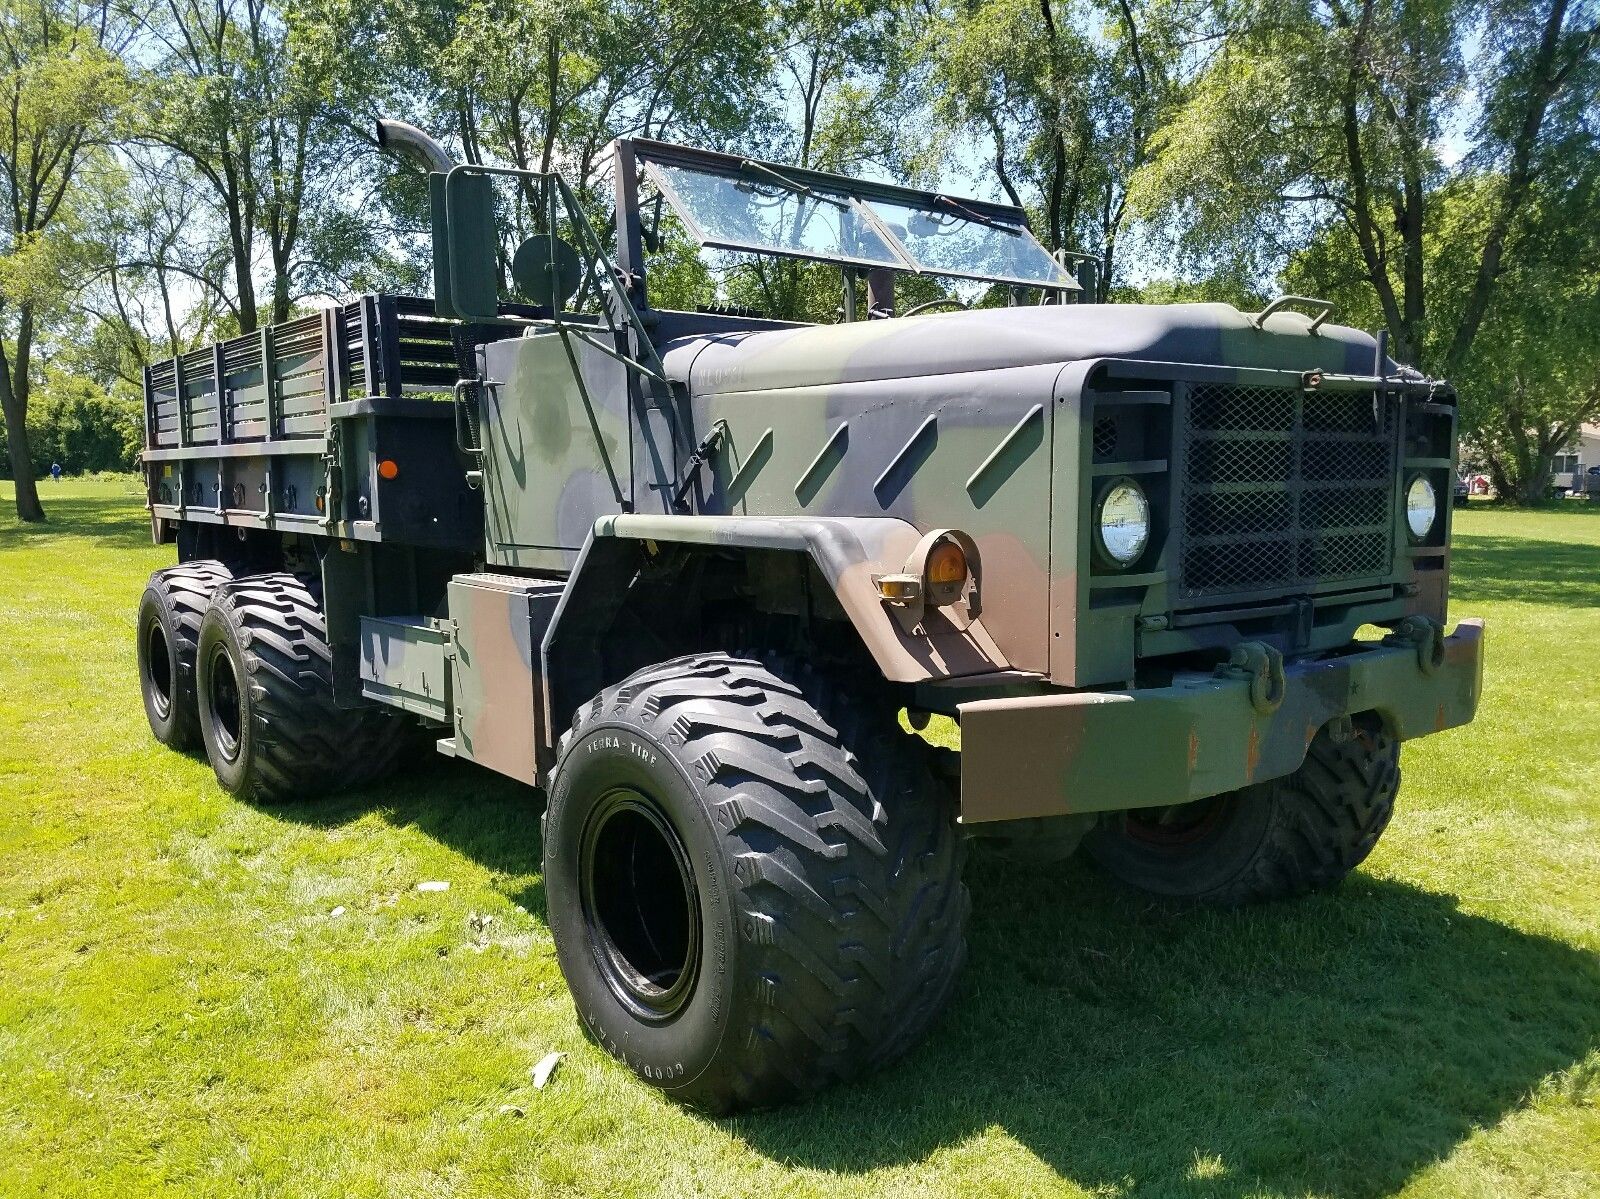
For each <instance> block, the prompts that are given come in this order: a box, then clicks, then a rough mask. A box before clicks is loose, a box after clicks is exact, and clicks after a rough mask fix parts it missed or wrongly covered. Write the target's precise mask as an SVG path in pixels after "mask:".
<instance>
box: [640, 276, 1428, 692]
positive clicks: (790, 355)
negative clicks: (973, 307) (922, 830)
mask: <svg viewBox="0 0 1600 1199" xmlns="http://www.w3.org/2000/svg"><path fill="white" fill-rule="evenodd" d="M1264 324H1265V327H1264V328H1259V329H1258V328H1256V327H1255V325H1254V324H1253V322H1252V320H1251V318H1250V317H1248V316H1247V315H1245V314H1243V313H1240V312H1238V311H1237V310H1235V309H1233V308H1231V307H1229V306H1227V305H1220V304H1204V305H1167V306H1139V305H1116V306H1096V305H1070V306H1064V307H1026V308H1020V307H1019V308H1003V309H990V310H982V311H976V312H961V313H945V314H938V315H928V316H919V317H911V318H903V319H899V320H888V321H869V322H864V323H858V324H847V325H840V326H810V327H796V328H790V329H782V330H766V331H760V332H751V333H744V334H717V335H711V336H701V337H687V338H680V339H677V340H675V341H673V342H670V343H668V345H667V346H666V347H665V352H664V354H663V360H664V362H665V364H666V369H667V373H668V375H669V376H670V377H671V378H672V379H673V380H674V381H675V382H677V383H678V384H680V385H681V386H683V387H684V388H685V389H686V390H687V393H688V401H687V408H688V413H689V416H688V422H687V423H688V424H689V426H690V431H691V435H692V437H691V440H699V439H701V438H703V437H704V436H705V434H706V433H707V432H708V431H709V430H710V429H711V428H712V427H713V426H715V425H717V424H718V423H720V424H721V425H723V426H725V428H726V430H727V436H726V437H725V438H724V441H723V444H722V445H721V446H720V447H719V448H718V451H717V453H716V454H715V455H714V457H713V459H712V466H713V468H714V470H713V472H712V476H711V479H710V481H709V483H708V485H706V486H703V487H701V488H699V489H698V491H697V496H696V498H697V500H698V504H697V507H698V510H699V511H700V512H703V513H715V514H718V515H730V516H732V515H762V516H769V515H771V516H791V515H793V516H802V515H804V516H826V517H852V516H870V517H879V516H892V517H896V518H898V519H901V520H904V521H907V522H908V523H910V524H912V525H913V526H915V527H916V528H917V529H918V530H919V531H923V532H925V531H927V530H929V529H931V528H936V527H952V528H959V529H962V530H964V531H965V532H967V533H969V534H970V535H972V536H973V538H974V539H975V540H976V542H977V544H978V546H979V548H980V550H981V551H982V556H983V562H984V567H985V575H986V576H987V577H986V580H985V582H986V587H985V591H984V611H985V618H984V625H985V629H986V631H987V632H988V633H989V634H990V635H991V636H992V637H993V638H994V641H995V643H996V644H997V645H998V646H999V647H1000V649H1001V651H1002V652H1003V653H1004V655H1005V657H1006V658H1007V660H1008V661H1009V662H1010V663H1011V664H1012V665H1013V666H1014V667H1016V668H1018V669H1022V670H1028V671H1033V672H1037V673H1039V674H1042V675H1047V676H1048V677H1049V678H1050V679H1051V680H1052V681H1053V682H1055V683H1057V684H1060V685H1063V686H1076V687H1082V686H1104V685H1107V684H1123V685H1126V684H1128V683H1130V682H1131V681H1132V679H1133V675H1134V670H1135V662H1136V657H1137V642H1136V627H1137V626H1136V621H1137V619H1138V617H1139V616H1141V615H1143V614H1145V613H1146V611H1147V609H1146V607H1145V604H1144V601H1145V599H1148V598H1155V599H1161V598H1163V596H1162V594H1161V593H1159V592H1157V591H1156V590H1155V585H1157V584H1159V583H1161V582H1162V581H1164V579H1165V577H1166V573H1167V572H1168V570H1170V564H1169V563H1167V562H1165V561H1160V562H1157V563H1155V564H1153V565H1152V566H1150V567H1148V568H1146V569H1145V570H1142V571H1141V576H1136V577H1129V576H1128V575H1126V574H1122V575H1121V576H1120V577H1115V578H1109V577H1108V578H1102V579H1098V580H1093V579H1092V575H1093V574H1094V573H1095V572H1094V570H1093V568H1092V566H1091V563H1090V561H1089V558H1088V520H1089V512H1090V504H1091V501H1092V499H1093V486H1094V483H1095V472H1094V470H1093V469H1092V468H1091V465H1090V459H1089V452H1088V446H1087V444H1086V441H1085V439H1084V438H1083V437H1082V436H1081V432H1082V430H1083V429H1084V428H1085V427H1087V426H1088V425H1089V423H1091V422H1092V420H1093V399H1092V396H1091V395H1090V394H1089V388H1090V380H1091V377H1092V376H1094V375H1095V373H1096V372H1097V371H1099V370H1100V369H1101V368H1102V367H1103V366H1105V364H1107V363H1109V362H1113V361H1115V362H1122V363H1130V362H1131V363H1135V364H1137V363H1148V364H1151V366H1150V369H1151V370H1153V371H1155V372H1156V373H1157V374H1158V375H1163V374H1164V375H1166V376H1168V377H1181V376H1182V375H1183V374H1184V373H1185V372H1191V373H1192V372H1194V371H1210V372H1212V373H1213V374H1216V373H1219V372H1220V373H1223V374H1224V375H1226V376H1227V377H1229V378H1233V379H1237V380H1238V381H1240V382H1243V381H1246V380H1249V381H1253V382H1257V383H1260V382H1265V381H1268V380H1270V381H1271V382H1272V383H1273V384H1274V385H1276V386H1287V387H1298V386H1299V385H1300V382H1301V379H1302V376H1303V375H1304V374H1305V373H1306V372H1309V371H1321V372H1327V373H1330V374H1338V375H1354V374H1363V373H1370V372H1371V371H1372V369H1373V368H1374V366H1375V362H1376V357H1377V346H1376V343H1375V342H1374V340H1373V339H1372V338H1370V337H1369V336H1367V335H1366V334H1364V333H1360V332H1358V331H1356V330H1353V329H1346V328H1341V327H1338V326H1328V325H1324V326H1322V327H1321V328H1320V329H1319V330H1318V331H1317V332H1315V333H1313V332H1312V330H1311V324H1312V322H1311V320H1310V319H1309V318H1307V317H1305V316H1303V315H1301V314H1298V313H1293V312H1285V313H1279V314H1276V315H1274V316H1272V317H1270V318H1268V320H1267V321H1266V322H1265V323H1264ZM1389 366H1390V367H1391V368H1393V369H1398V368H1394V366H1393V364H1392V363H1391V364H1389ZM1169 386H1170V383H1169ZM1146 465H1147V466H1148V465H1150V464H1146ZM1167 465H1168V464H1167V463H1165V462H1162V463H1158V464H1155V467H1156V468H1158V469H1159V472H1160V473H1165V472H1166V469H1167ZM646 482H647V484H648V483H650V482H659V481H651V480H647V481H646ZM641 495H642V493H641V489H640V488H639V487H637V486H636V488H635V497H636V499H640V498H641ZM1101 573H1105V572H1103V571H1102V572H1101ZM1091 586H1097V587H1098V586H1104V587H1114V588H1117V589H1120V590H1118V591H1103V592H1101V593H1099V594H1091ZM1139 589H1149V591H1150V594H1149V595H1144V596H1141V594H1139ZM1157 610H1160V611H1165V610H1166V609H1165V608H1158V607H1157V606H1156V605H1152V606H1151V608H1150V609H1149V611H1152V612H1153V611H1157ZM1427 610H1428V609H1426V608H1424V607H1422V606H1421V605H1416V604H1414V605H1411V606H1410V607H1407V606H1405V605H1400V604H1391V605H1390V610H1381V611H1380V610H1376V609H1372V610H1364V611H1360V612H1356V611H1352V612H1351V613H1350V615H1349V619H1348V621H1347V627H1344V628H1342V629H1341V630H1326V629H1325V630H1323V631H1322V632H1321V633H1320V634H1319V635H1321V636H1323V637H1325V638H1326V639H1327V640H1328V642H1329V644H1333V643H1336V642H1339V641H1343V640H1347V639H1348V637H1349V635H1350V633H1351V632H1352V631H1353V630H1354V628H1355V627H1357V626H1358V625H1360V624H1361V623H1363V622H1365V621H1368V620H1373V619H1379V618H1398V616H1400V615H1402V614H1404V612H1406V611H1427ZM1435 615H1436V616H1437V617H1442V615H1443V612H1442V608H1440V609H1439V610H1438V611H1437V612H1436V613H1435ZM1178 648H1179V647H1176V646H1175V647H1172V651H1171V652H1176V650H1177V649H1178Z"/></svg>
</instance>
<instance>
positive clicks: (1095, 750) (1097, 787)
mask: <svg viewBox="0 0 1600 1199" xmlns="http://www.w3.org/2000/svg"><path fill="white" fill-rule="evenodd" d="M1434 644H1435V650H1434V652H1432V653H1429V652H1428V651H1427V650H1426V648H1425V647H1422V646H1419V645H1415V644H1391V643H1390V642H1389V641H1385V642H1384V643H1383V644H1381V645H1373V647H1372V648H1370V649H1356V650H1352V651H1351V652H1349V653H1346V654H1343V655H1341V656H1338V657H1331V658H1322V659H1317V660H1313V661H1305V662H1296V663H1291V664H1289V665H1288V666H1286V667H1285V668H1284V671H1283V686H1282V690H1281V699H1278V698H1277V696H1276V695H1274V697H1273V699H1274V700H1275V701H1276V702H1275V704H1267V703H1263V702H1261V700H1260V696H1259V694H1258V695H1257V697H1256V699H1255V700H1253V699H1252V687H1251V682H1250V681H1249V680H1248V679H1246V678H1229V677H1214V676H1211V675H1196V676H1194V677H1193V678H1184V679H1180V680H1179V681H1177V682H1176V683H1174V684H1173V685H1172V686H1170V687H1159V688H1149V689H1146V690H1136V691H1126V692H1076V693H1073V694H1067V695H1044V696H1037V695H1035V696H1025V697H1021V698H1014V699H987V700H976V701H973V702H971V703H965V704H962V705H961V706H960V712H961V819H962V821H963V822H965V823H979V822H983V821H990V820H1022V819H1028V818H1031V817H1038V816H1061V815H1068V814H1072V813H1080V812H1105V811H1115V810H1118V809H1123V808H1152V807H1165V806H1167V805H1170V804H1182V803H1188V802H1190V801H1191V800H1196V799H1204V798H1205V797H1207V796H1209V795H1219V794H1221V793H1222V792H1224V791H1232V790H1234V789H1236V788H1238V787H1244V786H1247V785H1249V784H1250V783H1257V782H1265V781H1266V780H1268V779H1273V778H1278V777H1281V776H1282V775H1286V774H1290V773H1292V772H1293V771H1295V770H1296V769H1298V768H1299V766H1300V763H1301V762H1302V761H1304V760H1305V755H1306V747H1307V746H1308V745H1310V744H1311V740H1312V738H1313V737H1315V736H1316V735H1317V731H1318V730H1319V729H1321V728H1322V727H1323V726H1324V725H1325V724H1327V723H1328V721H1330V720H1333V719H1336V718H1337V717H1340V716H1354V715H1357V714H1359V713H1363V712H1376V713H1378V714H1379V715H1380V716H1381V717H1382V718H1383V721H1384V723H1385V725H1386V726H1387V727H1388V729H1389V731H1390V732H1391V733H1393V734H1394V736H1395V737H1396V738H1397V739H1399V740H1402V741H1403V740H1408V739H1410V738H1412V737H1422V736H1426V735H1427V734H1428V733H1437V732H1440V731H1442V730H1444V729H1448V728H1454V727H1455V726H1457V725H1461V724H1466V723H1467V722H1468V721H1469V720H1471V719H1472V716H1473V713H1474V712H1476V711H1477V708H1478V697H1479V695H1480V694H1481V693H1482V690H1483V622H1482V621H1480V620H1464V621H1462V622H1461V623H1460V625H1459V626H1458V627H1457V629H1456V631H1455V632H1454V633H1452V634H1451V635H1450V636H1449V637H1446V638H1444V639H1443V644H1442V652H1439V647H1438V643H1437V642H1435V643H1434Z"/></svg>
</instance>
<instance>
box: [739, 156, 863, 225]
mask: <svg viewBox="0 0 1600 1199" xmlns="http://www.w3.org/2000/svg"><path fill="white" fill-rule="evenodd" d="M739 169H740V170H741V171H754V172H755V173H757V174H760V175H765V176H767V178H769V179H771V180H772V181H773V182H774V183H776V184H777V185H778V186H779V187H781V188H783V189H784V190H785V191H791V192H793V193H794V194H795V195H797V196H804V197H805V198H806V199H808V200H818V201H821V202H822V203H824V204H832V205H833V206H834V207H835V208H837V209H839V210H840V211H841V212H849V211H851V210H852V208H853V207H854V206H853V205H852V204H850V203H849V201H847V200H841V199H839V197H838V196H830V195H828V194H827V193H825V192H818V191H812V190H811V189H810V188H809V187H807V186H806V185H805V184H803V183H796V182H795V181H794V180H793V179H790V178H788V177H787V176H784V175H780V174H779V173H778V172H777V171H775V170H773V169H772V168H771V167H769V166H767V165H766V164H765V163H760V162H756V161H755V160H754V159H750V158H747V159H745V160H744V161H743V162H741V163H740V164H739Z"/></svg>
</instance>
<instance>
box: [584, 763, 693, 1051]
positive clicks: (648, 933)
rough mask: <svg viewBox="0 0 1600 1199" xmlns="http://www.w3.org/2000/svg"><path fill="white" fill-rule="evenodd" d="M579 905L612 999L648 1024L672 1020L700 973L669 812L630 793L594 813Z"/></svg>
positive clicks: (680, 850)
mask: <svg viewBox="0 0 1600 1199" xmlns="http://www.w3.org/2000/svg"><path fill="white" fill-rule="evenodd" d="M579 866H580V872H581V873H580V877H581V899H582V903H583V917H584V923H585V925H586V926H587V928H588V933H589V943H590V944H591V945H592V946H593V947H594V956H595V962H596V964H597V965H598V966H599V968H600V974H601V977H602V978H604V979H605V982H606V985H607V987H609V988H610V990H611V993H612V994H613V995H615V996H616V997H617V999H618V1000H619V1001H620V1002H621V1003H622V1004H623V1005H624V1006H625V1007H627V1008H628V1009H629V1010H630V1011H632V1012H633V1013H634V1014H635V1015H637V1016H639V1017H640V1018H642V1019H645V1020H658V1021H659V1020H666V1019H668V1018H670V1017H671V1016H673V1015H675V1014H676V1013H677V1012H678V1011H679V1010H680V1009H681V1008H682V1007H683V1005H684V1004H685V1003H687V1002H688V1000H689V996H690V995H691V994H693V992H694V985H695V981H696V979H697V978H698V976H699V973H700V904H699V899H698V896H697V894H696V891H695V885H694V871H693V869H692V868H691V867H690V864H689V855H688V853H687V852H686V851H685V849H684V847H683V840H682V839H681V838H680V837H679V836H678V832H677V830H676V829H674V828H673V827H672V823H671V821H669V820H668V819H667V816H666V813H665V812H664V811H662V809H661V807H660V805H659V804H657V803H656V802H655V801H654V800H652V799H651V798H649V797H648V796H646V795H644V794H643V793H641V792H639V791H636V790H633V789H632V788H618V789H617V790H615V791H611V792H609V793H608V794H606V795H605V796H604V797H603V798H602V799H601V801H600V802H599V803H598V804H597V805H596V806H595V810H594V813H593V814H592V815H591V816H590V817H589V822H588V824H587V825H586V826H585V828H584V834H583V842H582V851H581V858H580V862H579Z"/></svg>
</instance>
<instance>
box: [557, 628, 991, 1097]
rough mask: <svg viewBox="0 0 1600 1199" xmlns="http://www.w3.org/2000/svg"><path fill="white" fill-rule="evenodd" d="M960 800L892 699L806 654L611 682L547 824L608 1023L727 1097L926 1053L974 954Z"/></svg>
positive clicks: (573, 957)
mask: <svg viewBox="0 0 1600 1199" xmlns="http://www.w3.org/2000/svg"><path fill="white" fill-rule="evenodd" d="M941 795H942V792H941V789H939V788H937V787H936V786H935V785H934V782H933V780H932V779H931V778H930V777H929V776H928V773H927V769H926V766H925V764H924V763H923V761H922V759H921V757H920V755H918V754H917V752H916V750H915V748H914V747H913V746H912V744H911V743H910V739H909V738H906V737H905V736H904V735H903V734H902V733H901V732H900V731H899V729H898V728H897V727H895V725H894V724H893V723H892V722H891V721H890V720H889V719H888V718H887V717H886V716H885V715H884V713H883V711H882V710H880V708H879V706H876V705H872V706H869V705H865V704H857V703H854V702H852V701H851V699H850V698H849V697H848V696H846V695H844V694H842V693H841V692H839V691H837V690H835V689H834V688H832V687H830V686H829V685H828V684H827V682H826V681H825V680H824V679H823V678H821V677H820V676H819V675H818V674H816V673H815V672H813V671H810V670H808V669H806V668H804V667H802V666H798V665H796V664H793V663H789V662H783V661H778V660H775V659H773V660H764V659H760V658H754V657H743V656H737V655H728V654H702V655H695V656H691V657H685V658H679V659H675V660H673V661H670V662H664V663H661V664H660V665H657V666H652V667H649V668H647V669H645V670H641V671H639V672H637V673H636V674H634V675H633V676H631V677H630V678H628V679H627V680H625V681H624V682H622V683H621V684H619V685H617V686H615V687H611V688H608V689H607V690H605V691H604V692H602V693H601V694H600V695H599V696H597V697H596V698H595V699H594V700H593V701H591V702H590V703H589V704H587V705H585V706H584V708H583V709H582V710H580V711H579V712H578V714H577V717H576V719H575V721H574V724H573V727H572V729H571V731H570V732H569V733H568V734H567V735H566V736H565V737H564V738H563V739H562V743H561V747H560V752H559V757H558V762H557V766H556V769H555V772H554V774H553V776H552V781H551V786H550V794H549V808H548V811H547V816H546V839H545V887H546V894H547V898H548V908H549V923H550V929H551V932H552V934H553V935H554V938H555V943H556V953H557V957H558V959H559V960H560V963H561V968H562V972H563V974H565V976H566V979H567V982H568V985H569V987H570V988H571V991H572V995H573V999H574V1002H575V1004H576V1006H577V1010H578V1014H579V1016H580V1018H581V1019H582V1021H583V1023H584V1025H585V1027H586V1028H587V1029H588V1030H589V1032H590V1033H591V1034H592V1035H593V1037H594V1038H595V1039H596V1040H597V1041H598V1042H599V1043H600V1044H601V1045H602V1046H603V1047H604V1048H605V1049H606V1050H607V1051H609V1052H610V1053H611V1054H612V1055H613V1056H615V1057H617V1058H619V1059H621V1060H622V1061H623V1062H624V1063H626V1064H627V1065H628V1066H629V1067H630V1068H631V1069H632V1070H633V1071H634V1072H635V1073H636V1074H638V1075H639V1076H640V1077H641V1078H643V1079H645V1080H646V1081H647V1082H649V1083H651V1084H652V1085H655V1086H657V1087H660V1088H661V1089H663V1090H665V1091H667V1092H669V1093H670V1094H672V1095H673V1096H674V1097H675V1098H677V1099H679V1100H680V1101H683V1102H687V1103H690V1104H692V1105H694V1106H697V1107H700V1108H703V1109H706V1110H709V1111H713V1112H726V1111H730V1110H733V1109H736V1108H751V1107H763V1106H768V1105H771V1104H775V1103H780V1102H784V1101H787V1100H790V1099H793V1098H796V1097H798V1096H801V1095H805V1094H808V1093H810V1092H813V1091H815V1090H817V1089H819V1088H821V1087H823V1086H826V1085H829V1084H830V1083H834V1082H837V1081H840V1080H842V1079H845V1078H849V1077H851V1076H853V1075H856V1074H858V1073H861V1072H863V1071H865V1070H868V1069H871V1068H874V1067H876V1066H878V1065H881V1064H883V1063H885V1062H887V1061H889V1060H890V1059H892V1058H894V1057H895V1056H897V1055H899V1054H900V1053H902V1052H904V1051H905V1050H906V1049H907V1048H909V1047H910V1046H911V1045H912V1044H914V1043H915V1042H916V1041H917V1040H918V1039H919V1038H920V1037H921V1036H922V1035H923V1034H924V1032H926V1030H927V1028H928V1027H929V1025H930V1024H931V1023H932V1022H933V1020H934V1018H935V1017H936V1016H937V1014H938V1013H939V1011H940V1009H941V1008H942V1007H943V1006H944V1004H945V1001H946V1000H947V999H948V997H949V995H950V992H951V990H952V989H953V987H954V983H955V979H956V976H957V973H958V971H959V969H960V966H961V963H962V961H963V959H964V957H965V952H966V943H965V924H966V916H967V911H968V907H969V903H968V899H967V893H966V889H965V887H964V885H963V884H962V882H961V875H960V871H961V861H962V848H961V842H960V839H959V837H958V835H957V832H956V828H955V825H954V821H953V813H952V811H951V809H950V807H949V805H948V804H947V803H945V802H941V799H940V797H941Z"/></svg>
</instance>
